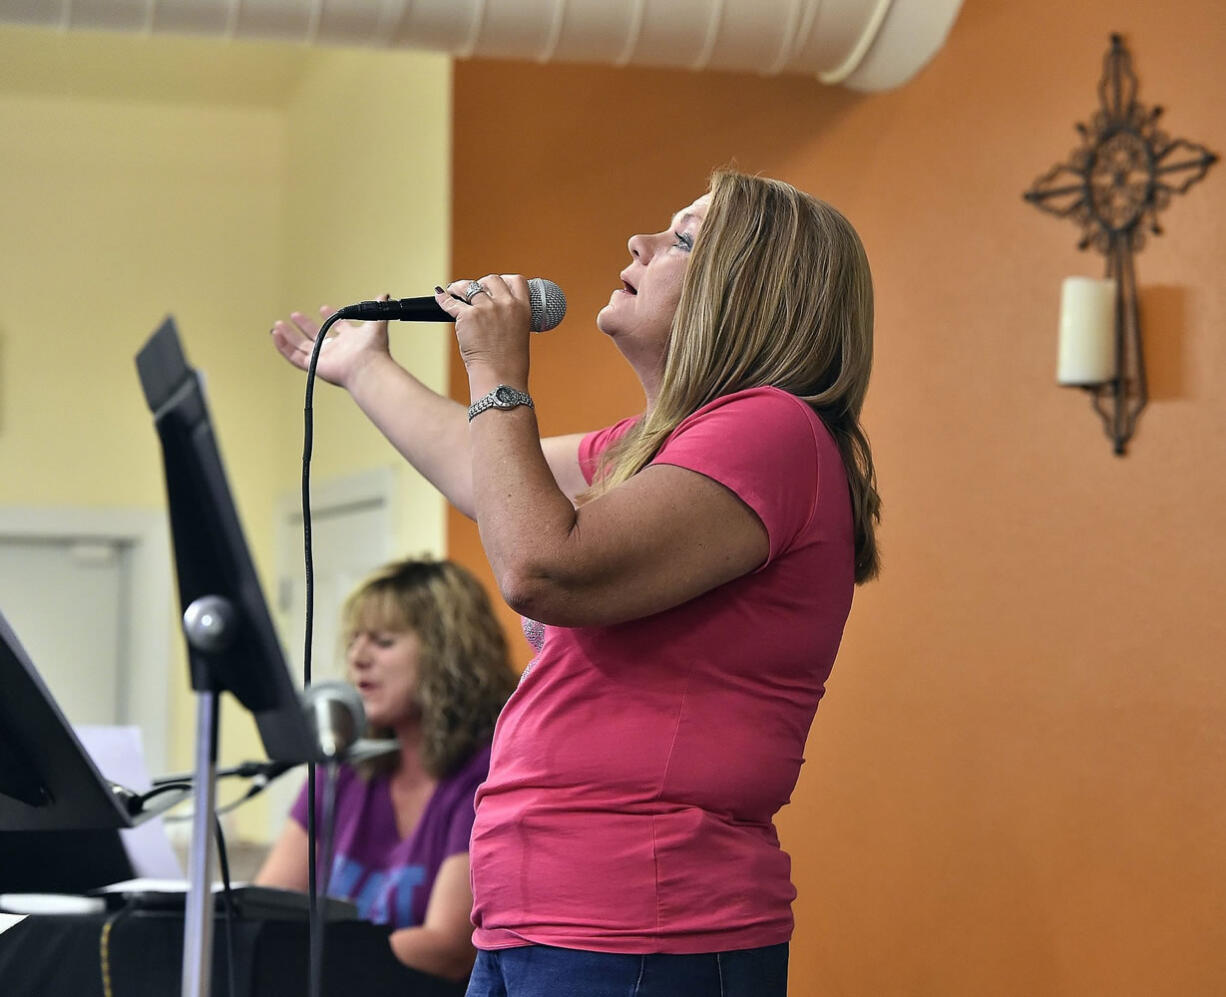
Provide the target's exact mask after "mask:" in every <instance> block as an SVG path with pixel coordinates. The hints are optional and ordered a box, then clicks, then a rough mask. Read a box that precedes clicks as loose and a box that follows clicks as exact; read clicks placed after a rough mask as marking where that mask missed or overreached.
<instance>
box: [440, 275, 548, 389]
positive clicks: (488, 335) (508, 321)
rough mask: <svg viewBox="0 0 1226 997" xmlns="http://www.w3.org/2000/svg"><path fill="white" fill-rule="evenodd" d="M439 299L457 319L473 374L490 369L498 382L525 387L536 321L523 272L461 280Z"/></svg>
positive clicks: (466, 362) (462, 352)
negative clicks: (529, 351)
mask: <svg viewBox="0 0 1226 997" xmlns="http://www.w3.org/2000/svg"><path fill="white" fill-rule="evenodd" d="M434 299H435V300H436V301H437V302H438V303H439V307H441V308H442V309H443V311H445V312H446V313H447V314H448V315H450V316H452V318H454V319H455V333H456V340H457V342H458V343H459V344H460V357H461V359H463V361H464V366H465V367H466V368H467V369H468V371H469V373H470V374H471V373H473V372H474V370H475V369H477V368H485V369H488V370H489V371H490V372H492V373H494V374H495V376H496V378H497V379H498V380H499V381H502V382H506V383H509V384H513V385H516V386H520V387H522V386H526V384H527V382H528V336H529V329H530V325H531V322H532V304H531V301H530V299H529V297H528V282H527V280H525V279H524V278H523V277H521V276H520V275H519V274H501V275H499V274H487V275H486V276H484V277H482V278H481V279H480V280H477V281H470V280H457V281H453V282H452V283H450V284H448V285H447V286H446V287H445V288H444V289H443V290H442V291H441V292H436V293H435V295H434Z"/></svg>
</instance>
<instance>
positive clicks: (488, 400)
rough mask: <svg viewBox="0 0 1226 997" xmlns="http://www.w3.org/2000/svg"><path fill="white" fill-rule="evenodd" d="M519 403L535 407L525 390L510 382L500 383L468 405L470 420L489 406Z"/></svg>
mask: <svg viewBox="0 0 1226 997" xmlns="http://www.w3.org/2000/svg"><path fill="white" fill-rule="evenodd" d="M517 405H527V406H528V408H535V407H536V406H534V405H533V404H532V399H531V398H529V397H528V396H527V395H526V394H524V392H522V391H519V390H518V389H516V388H512V387H511V386H510V385H509V384H500V385H498V387H496V388H495V389H494V390H493V391H491V392H490V393H489V394H488V395H484V396H482V397H481V398H478V399H477V400H476V401H475V402H473V403H472V404H471V405H469V406H468V421H469V422H472V420H473V417H474V416H477V415H480V414H481V413H482V412H484V411H485V410H486V409H487V408H501V409H508V408H515V407H516V406H517Z"/></svg>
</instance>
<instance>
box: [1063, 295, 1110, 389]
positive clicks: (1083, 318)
mask: <svg viewBox="0 0 1226 997" xmlns="http://www.w3.org/2000/svg"><path fill="white" fill-rule="evenodd" d="M1115 373H1116V372H1115V281H1114V280H1111V279H1100V278H1096V277H1065V278H1064V287H1063V289H1062V292H1061V295H1060V359H1059V363H1058V364H1057V367H1056V380H1057V381H1058V382H1059V383H1060V384H1070V385H1080V384H1103V383H1104V382H1106V381H1113V380H1115Z"/></svg>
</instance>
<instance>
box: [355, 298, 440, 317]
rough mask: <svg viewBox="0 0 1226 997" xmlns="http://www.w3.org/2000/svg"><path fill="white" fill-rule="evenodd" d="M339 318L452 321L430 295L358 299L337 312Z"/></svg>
mask: <svg viewBox="0 0 1226 997" xmlns="http://www.w3.org/2000/svg"><path fill="white" fill-rule="evenodd" d="M339 314H340V317H341V318H348V319H361V320H366V319H374V320H376V321H382V320H383V319H388V320H390V321H393V322H454V321H455V319H453V318H452V317H451V316H450V315H448V314H447V313H446V312H445V311H443V309H442V308H440V307H439V304H438V302H437V301H435V300H434V297H433V296H432V295H428V296H426V297H424V298H400V299H399V300H389V301H359V302H358V303H357V304H354V305H346V306H345V307H344V308H342V309H341V310H340V312H339Z"/></svg>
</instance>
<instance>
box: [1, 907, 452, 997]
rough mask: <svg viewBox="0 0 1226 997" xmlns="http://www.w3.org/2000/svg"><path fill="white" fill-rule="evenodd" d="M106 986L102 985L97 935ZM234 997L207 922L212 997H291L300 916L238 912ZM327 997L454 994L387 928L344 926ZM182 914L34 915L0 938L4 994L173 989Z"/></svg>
mask: <svg viewBox="0 0 1226 997" xmlns="http://www.w3.org/2000/svg"><path fill="white" fill-rule="evenodd" d="M108 922H109V924H110V927H109V928H107V929H106V931H105V934H106V941H105V949H106V954H107V963H108V968H109V977H110V980H109V983H110V985H109V988H108V987H106V986H105V985H104V980H103V965H102V955H103V949H104V944H103V934H104V927H105V926H106V925H107V924H108ZM232 928H233V936H234V970H235V973H234V975H235V993H233V994H231V992H230V982H229V971H228V966H229V962H228V958H227V945H226V927H225V921H224V918H223V917H221V916H218V917H217V918H216V920H215V922H214V926H213V971H212V986H211V994H212V995H213V997H296V995H305V994H306V993H307V982H308V981H307V966H308V926H307V922H306V921H305V920H285V919H261V918H252V917H244V916H236V917H235V918H234V919H233V922H232ZM325 932H326V933H325V939H326V940H325V946H324V979H323V992H324V994H325V997H351V995H358V994H360V995H361V997H385V995H386V997H392V995H395V997H461V995H463V993H464V985H463V984H462V983H451V982H448V981H446V980H441V979H439V978H437V977H434V976H429V975H427V974H425V973H421V972H418V971H417V970H413V969H409V968H408V967H407V966H403V965H401V964H400V963H399V962H398V961H397V960H396V957H395V956H393V955H392V952H391V949H390V948H389V946H388V943H387V936H388V929H387V928H386V926H379V925H374V924H369V923H367V922H365V921H341V922H335V923H331V924H328V925H327V927H326V929H325ZM182 975H183V915H182V913H181V912H168V911H156V910H154V911H151V910H140V909H135V910H133V909H128V910H123V911H118V912H111V913H106V914H104V913H99V914H83V915H72V916H65V915H36V916H31V917H27V918H26V919H25V920H24V921H22V922H21V923H20V924H17V925H15V926H14V927H12V928H10V929H9V930H8V931H6V932H4V933H3V934H0V994H3V995H4V997H58V995H60V994H64V995H72V997H147V995H158V997H162V995H167V997H169V995H173V994H178V993H179V992H180V987H181V985H182Z"/></svg>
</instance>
